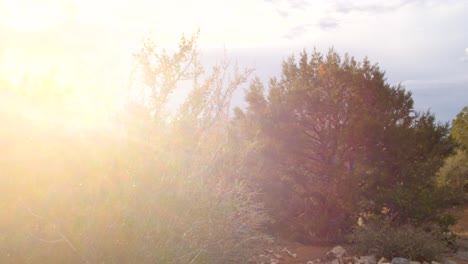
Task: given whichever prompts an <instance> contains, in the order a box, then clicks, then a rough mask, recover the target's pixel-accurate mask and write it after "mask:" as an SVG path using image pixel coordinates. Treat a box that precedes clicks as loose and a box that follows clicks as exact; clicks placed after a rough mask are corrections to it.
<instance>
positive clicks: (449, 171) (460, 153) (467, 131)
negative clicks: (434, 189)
mask: <svg viewBox="0 0 468 264" xmlns="http://www.w3.org/2000/svg"><path fill="white" fill-rule="evenodd" d="M450 135H451V136H452V138H453V139H454V140H455V141H456V143H458V149H457V151H456V153H455V154H454V155H452V156H450V157H448V158H447V159H446V160H445V163H444V166H443V167H442V168H441V169H440V171H439V175H438V184H439V186H441V187H443V188H445V189H446V193H445V194H446V198H445V200H447V201H452V202H456V201H459V200H460V198H463V197H464V194H465V192H467V191H468V106H465V107H464V108H463V109H462V111H460V113H458V114H457V117H456V118H455V119H454V120H453V121H452V128H451V129H450Z"/></svg>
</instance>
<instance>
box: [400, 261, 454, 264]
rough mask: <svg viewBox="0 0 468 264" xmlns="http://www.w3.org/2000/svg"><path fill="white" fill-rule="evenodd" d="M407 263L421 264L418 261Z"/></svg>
mask: <svg viewBox="0 0 468 264" xmlns="http://www.w3.org/2000/svg"><path fill="white" fill-rule="evenodd" d="M409 263H410V264H421V262H419V261H410V262H409ZM447 264H448V263H447Z"/></svg>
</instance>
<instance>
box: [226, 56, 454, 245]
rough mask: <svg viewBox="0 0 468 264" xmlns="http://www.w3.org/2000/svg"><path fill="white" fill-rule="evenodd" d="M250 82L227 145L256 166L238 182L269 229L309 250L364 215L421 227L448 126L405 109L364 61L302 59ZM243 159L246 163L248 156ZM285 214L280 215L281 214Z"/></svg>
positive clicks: (399, 92)
mask: <svg viewBox="0 0 468 264" xmlns="http://www.w3.org/2000/svg"><path fill="white" fill-rule="evenodd" d="M268 91H269V92H268V96H265V95H264V87H263V85H262V84H261V83H260V82H259V81H258V80H254V81H253V82H252V84H251V86H250V89H249V90H248V93H247V96H246V100H247V103H248V107H247V109H246V110H245V111H242V110H240V109H238V110H237V112H236V113H237V115H236V120H235V124H236V126H237V130H236V131H237V137H236V140H237V141H238V142H240V143H238V144H240V145H242V146H244V147H245V146H249V145H255V146H258V147H257V148H254V149H253V150H252V152H253V153H255V155H256V156H257V157H258V159H259V161H258V162H256V163H255V164H249V163H248V162H246V165H247V166H246V167H245V174H246V175H248V178H249V180H251V181H253V182H254V183H255V184H256V185H255V186H257V188H259V189H260V190H261V192H262V193H264V195H265V196H264V197H263V200H264V201H265V202H266V203H267V205H268V208H270V211H272V212H274V217H275V219H277V221H278V226H276V227H275V228H280V229H289V228H290V226H291V223H294V224H293V226H292V228H293V229H295V230H288V232H291V231H293V233H294V232H295V231H296V232H298V233H300V234H302V235H303V236H304V234H305V236H306V237H302V238H301V240H305V241H314V240H323V239H324V238H326V239H328V240H330V241H335V240H337V239H340V238H342V237H343V235H344V234H346V233H348V232H349V231H350V230H351V227H352V226H353V225H354V224H355V223H356V221H357V218H358V214H359V213H363V212H366V213H368V214H372V215H381V214H382V213H381V211H382V209H383V208H386V212H385V214H386V216H388V217H392V219H393V220H394V221H397V222H399V223H407V222H422V221H424V220H425V219H426V218H427V217H429V216H430V215H431V214H432V212H433V210H434V209H435V208H437V207H438V205H439V203H438V198H437V196H434V195H433V194H434V191H435V189H436V184H435V183H434V182H435V181H434V178H435V173H436V172H437V170H438V169H439V168H440V167H441V165H442V164H443V162H444V159H445V157H446V156H447V155H448V154H450V153H451V143H450V138H449V137H448V131H449V130H448V126H447V125H441V124H437V123H436V122H435V119H434V116H433V115H431V114H430V113H417V112H415V111H414V109H413V100H412V99H411V93H410V92H407V91H405V89H404V88H403V87H402V86H400V85H397V86H391V85H389V84H387V83H386V82H385V78H384V73H383V72H382V71H381V70H380V69H379V68H378V66H377V65H372V64H371V63H370V62H369V61H368V60H367V59H364V60H363V61H362V62H358V61H356V60H355V59H354V58H352V57H349V56H347V55H345V56H344V58H343V59H342V58H341V57H340V56H339V55H338V54H337V53H336V52H335V51H334V50H330V51H329V52H328V53H327V54H326V55H325V56H324V55H322V54H320V53H318V52H316V51H314V52H313V53H312V54H311V55H308V54H307V53H306V52H303V53H302V54H301V55H300V58H299V60H298V61H297V62H296V61H295V60H294V58H290V59H289V60H287V61H285V62H284V63H283V72H282V75H281V77H280V79H276V78H272V79H271V80H270V85H269V89H268ZM252 155H253V154H252ZM285 208H287V209H286V210H285Z"/></svg>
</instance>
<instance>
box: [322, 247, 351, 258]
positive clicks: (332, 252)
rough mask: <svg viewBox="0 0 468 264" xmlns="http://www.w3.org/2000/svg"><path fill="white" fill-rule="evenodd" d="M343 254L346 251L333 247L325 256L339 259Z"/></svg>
mask: <svg viewBox="0 0 468 264" xmlns="http://www.w3.org/2000/svg"><path fill="white" fill-rule="evenodd" d="M345 254H346V250H345V249H344V248H343V247H341V246H337V247H334V248H333V249H332V250H330V251H329V252H328V253H327V256H329V257H334V258H341V257H343V256H344V255H345Z"/></svg>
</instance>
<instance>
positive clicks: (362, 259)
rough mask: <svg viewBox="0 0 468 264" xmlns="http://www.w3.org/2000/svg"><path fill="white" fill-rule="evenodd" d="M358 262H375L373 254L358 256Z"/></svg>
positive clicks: (363, 263) (365, 263)
mask: <svg viewBox="0 0 468 264" xmlns="http://www.w3.org/2000/svg"><path fill="white" fill-rule="evenodd" d="M358 263H360V264H376V263H377V261H376V260H375V256H362V257H360V258H359V261H358Z"/></svg>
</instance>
